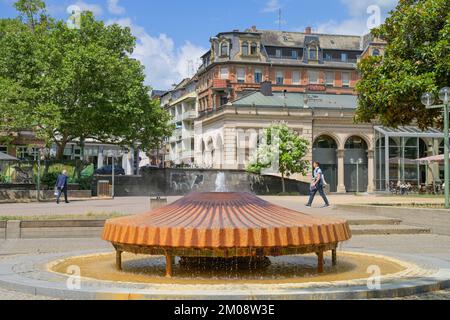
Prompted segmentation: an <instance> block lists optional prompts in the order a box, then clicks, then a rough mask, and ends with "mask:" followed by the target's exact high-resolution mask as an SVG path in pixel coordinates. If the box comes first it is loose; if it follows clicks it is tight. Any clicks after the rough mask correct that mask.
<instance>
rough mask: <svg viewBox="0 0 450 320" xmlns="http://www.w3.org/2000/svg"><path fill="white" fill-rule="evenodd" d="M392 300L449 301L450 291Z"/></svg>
mask: <svg viewBox="0 0 450 320" xmlns="http://www.w3.org/2000/svg"><path fill="white" fill-rule="evenodd" d="M394 300H450V290H443V291H437V292H432V293H425V294H422V295H417V296H411V297H406V298H398V299H394Z"/></svg>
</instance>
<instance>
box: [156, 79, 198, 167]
mask: <svg viewBox="0 0 450 320" xmlns="http://www.w3.org/2000/svg"><path fill="white" fill-rule="evenodd" d="M196 89H197V81H196V79H195V78H193V79H185V80H183V81H181V82H180V83H179V84H178V85H177V86H176V87H175V88H174V89H173V90H171V91H169V92H167V93H166V94H165V95H163V96H162V97H161V106H162V107H163V108H164V109H165V110H166V111H167V112H169V113H170V115H171V116H172V123H173V124H174V125H175V130H174V132H173V135H172V136H171V137H169V138H168V140H167V144H166V157H165V166H166V167H173V166H185V167H192V166H193V165H194V161H195V159H194V150H195V142H194V121H195V120H196V119H197V118H198V100H197V92H196Z"/></svg>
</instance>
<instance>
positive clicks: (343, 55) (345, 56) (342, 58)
mask: <svg viewBox="0 0 450 320" xmlns="http://www.w3.org/2000/svg"><path fill="white" fill-rule="evenodd" d="M341 60H342V61H343V62H347V61H348V54H347V53H341Z"/></svg>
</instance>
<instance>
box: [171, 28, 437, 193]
mask: <svg viewBox="0 0 450 320" xmlns="http://www.w3.org/2000/svg"><path fill="white" fill-rule="evenodd" d="M210 42H211V49H210V50H209V51H208V52H207V53H206V54H205V55H204V56H203V57H202V59H203V64H202V66H201V67H200V69H199V70H198V72H197V74H196V76H195V77H194V78H193V79H191V81H195V82H196V95H197V111H198V117H197V118H196V121H195V130H194V135H193V137H194V141H193V143H194V158H193V160H194V165H195V166H197V167H201V168H215V169H230V170H242V169H245V167H246V166H247V164H248V163H249V160H250V159H251V157H252V156H253V155H254V154H255V151H256V148H257V146H258V144H259V142H260V137H261V133H262V131H263V130H264V129H265V128H267V127H269V126H270V125H271V124H272V123H273V122H275V121H285V122H287V123H288V125H289V126H290V127H291V128H292V129H294V130H295V131H296V132H297V133H298V134H299V135H301V136H303V137H305V138H307V139H308V140H310V143H311V149H310V152H309V154H308V155H307V159H308V160H313V159H314V160H316V161H319V162H320V163H321V164H322V169H323V170H324V173H325V177H326V179H327V182H328V183H329V185H330V189H331V191H333V192H356V191H359V192H365V191H368V192H373V191H376V190H388V189H389V185H392V184H393V183H394V184H397V182H398V181H401V182H402V183H409V184H411V185H414V186H417V187H420V186H421V185H426V184H429V182H430V181H439V179H440V176H441V175H442V172H441V171H442V168H440V167H439V165H438V164H434V165H433V166H431V167H429V168H427V167H426V166H424V165H423V164H422V163H420V162H419V161H417V159H419V158H423V157H425V156H432V155H436V154H439V153H441V152H442V148H441V147H440V146H442V145H443V134H442V133H441V132H439V131H437V130H431V131H429V132H421V131H420V130H417V129H416V128H413V127H411V128H398V129H396V130H394V129H390V128H383V127H379V126H374V125H372V124H355V123H354V121H353V119H354V115H355V110H356V108H357V97H356V92H355V85H356V82H357V81H358V77H359V75H358V72H357V62H358V60H359V59H363V58H365V57H367V56H380V55H383V54H384V49H385V43H384V42H383V41H382V40H380V39H375V38H373V37H372V36H370V35H367V36H363V37H360V36H345V35H330V34H316V33H313V32H312V30H311V28H307V29H306V30H305V32H283V31H267V30H258V29H257V28H256V27H252V28H251V29H248V30H245V31H243V32H241V31H238V30H235V31H232V32H223V33H219V34H218V35H217V36H215V37H213V38H211V40H210ZM178 159H179V158H178ZM295 178H297V179H299V180H304V181H310V179H311V173H310V174H309V175H308V176H307V177H301V176H297V177H295Z"/></svg>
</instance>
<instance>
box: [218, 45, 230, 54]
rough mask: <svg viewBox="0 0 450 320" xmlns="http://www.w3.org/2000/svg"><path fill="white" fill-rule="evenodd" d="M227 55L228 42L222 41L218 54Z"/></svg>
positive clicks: (228, 49)
mask: <svg viewBox="0 0 450 320" xmlns="http://www.w3.org/2000/svg"><path fill="white" fill-rule="evenodd" d="M229 55H230V46H229V45H228V42H222V43H221V44H220V56H221V57H228V56H229Z"/></svg>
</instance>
